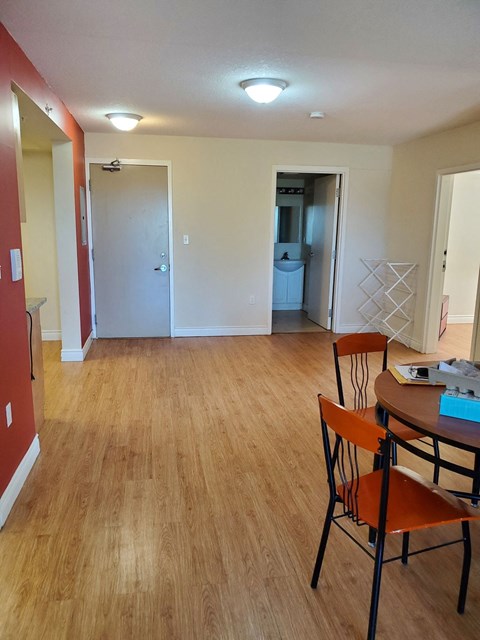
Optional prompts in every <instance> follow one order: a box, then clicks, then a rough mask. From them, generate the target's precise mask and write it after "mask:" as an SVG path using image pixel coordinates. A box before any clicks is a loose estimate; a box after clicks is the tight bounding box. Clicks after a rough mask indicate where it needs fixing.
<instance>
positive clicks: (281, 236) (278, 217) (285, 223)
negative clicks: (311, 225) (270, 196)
mask: <svg viewBox="0 0 480 640" xmlns="http://www.w3.org/2000/svg"><path fill="white" fill-rule="evenodd" d="M302 213H303V208H302V207H275V242H301V241H302Z"/></svg>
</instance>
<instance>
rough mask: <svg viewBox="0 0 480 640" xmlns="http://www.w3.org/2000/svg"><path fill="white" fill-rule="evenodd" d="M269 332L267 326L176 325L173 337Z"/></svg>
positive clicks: (253, 334) (266, 333) (248, 334)
mask: <svg viewBox="0 0 480 640" xmlns="http://www.w3.org/2000/svg"><path fill="white" fill-rule="evenodd" d="M269 333H270V331H269V330H268V327H178V328H176V329H175V331H174V334H173V337H175V338H195V337H201V336H203V337H208V336H259V335H268V334H269Z"/></svg>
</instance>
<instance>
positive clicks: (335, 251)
mask: <svg viewBox="0 0 480 640" xmlns="http://www.w3.org/2000/svg"><path fill="white" fill-rule="evenodd" d="M336 259H337V250H336V249H334V250H333V251H332V260H336Z"/></svg>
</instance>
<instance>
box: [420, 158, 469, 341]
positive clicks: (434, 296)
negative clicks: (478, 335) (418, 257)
mask: <svg viewBox="0 0 480 640" xmlns="http://www.w3.org/2000/svg"><path fill="white" fill-rule="evenodd" d="M478 170H480V162H477V163H475V164H469V165H463V166H460V167H450V168H447V169H440V170H438V171H437V183H436V195H435V211H434V218H433V224H432V242H431V250H430V260H429V268H428V280H427V292H426V302H427V303H426V307H425V322H424V327H423V343H422V353H435V352H436V351H437V348H438V322H439V318H440V309H441V306H442V295H443V281H444V272H443V270H442V264H443V252H444V250H445V248H446V246H447V242H448V232H449V225H450V211H451V208H452V195H453V178H454V176H455V175H456V174H458V173H469V172H471V171H478Z"/></svg>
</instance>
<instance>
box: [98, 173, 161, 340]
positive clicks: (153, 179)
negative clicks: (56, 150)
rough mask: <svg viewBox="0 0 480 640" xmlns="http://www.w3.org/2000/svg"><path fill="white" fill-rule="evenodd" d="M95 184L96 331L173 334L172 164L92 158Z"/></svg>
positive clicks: (123, 334)
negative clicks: (96, 162) (168, 166)
mask: <svg viewBox="0 0 480 640" xmlns="http://www.w3.org/2000/svg"><path fill="white" fill-rule="evenodd" d="M90 185H91V187H90V199H91V227H92V256H93V274H94V280H93V281H94V309H95V310H94V324H95V328H96V336H97V337H98V338H120V337H122V338H140V337H141V338H145V337H167V336H170V335H171V330H170V234H169V227H170V225H169V204H168V169H167V167H166V166H158V165H143V164H142V165H136V164H135V165H134V164H128V163H123V162H122V163H120V162H119V161H115V162H113V163H107V164H95V163H92V164H90Z"/></svg>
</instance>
